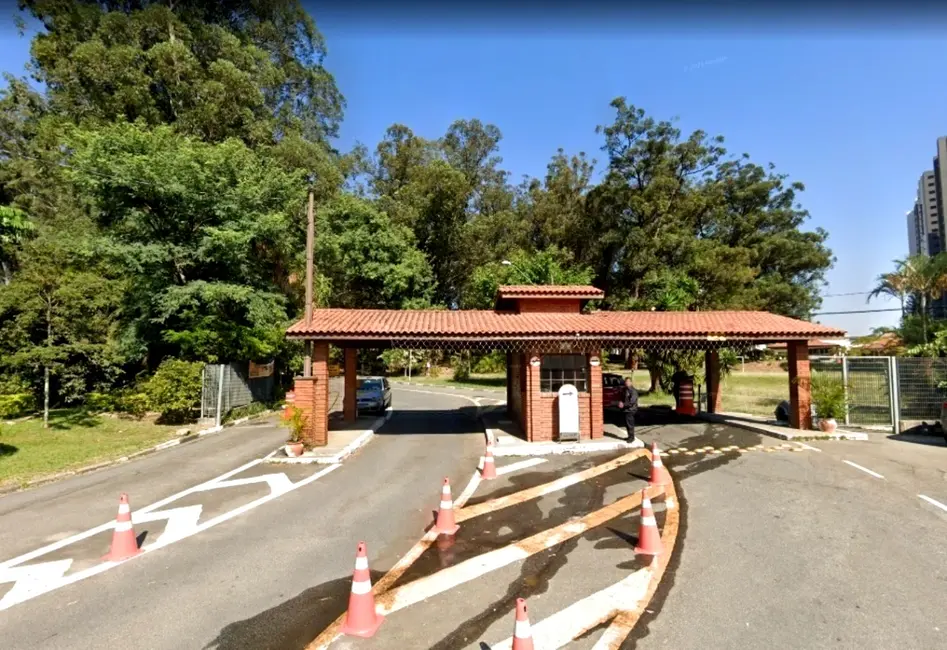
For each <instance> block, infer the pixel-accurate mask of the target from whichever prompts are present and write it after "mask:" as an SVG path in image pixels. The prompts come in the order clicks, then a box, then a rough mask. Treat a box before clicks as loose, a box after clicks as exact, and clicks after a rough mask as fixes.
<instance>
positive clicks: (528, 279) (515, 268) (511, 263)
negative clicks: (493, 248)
mask: <svg viewBox="0 0 947 650" xmlns="http://www.w3.org/2000/svg"><path fill="white" fill-rule="evenodd" d="M500 264H502V265H503V266H509V267H510V268H512V269H513V270H514V271H516V272H517V273H520V274H521V275H522V276H523V278H524V279H525V280H526V284H532V283H533V282H532V279H531V278H530V277H529V276H528V275H526V273H525V272H524V271H523V269H521V268H520V267H518V266H517V265H516V264H514V263H513V262H511V261H510V260H503V261H502V262H500Z"/></svg>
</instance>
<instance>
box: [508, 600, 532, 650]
mask: <svg viewBox="0 0 947 650" xmlns="http://www.w3.org/2000/svg"><path fill="white" fill-rule="evenodd" d="M512 650H533V632H532V630H531V629H530V627H529V617H528V616H527V615H526V601H525V600H523V599H522V598H517V599H516V623H514V624H513V648H512Z"/></svg>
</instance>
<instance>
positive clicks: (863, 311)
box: [812, 307, 901, 316]
mask: <svg viewBox="0 0 947 650" xmlns="http://www.w3.org/2000/svg"><path fill="white" fill-rule="evenodd" d="M883 311H901V308H900V307H895V308H894V309H855V310H853V311H820V312H816V313H814V314H812V315H813V316H836V315H838V314H877V313H879V312H883Z"/></svg>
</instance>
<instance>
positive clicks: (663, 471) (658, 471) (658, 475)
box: [648, 442, 671, 487]
mask: <svg viewBox="0 0 947 650" xmlns="http://www.w3.org/2000/svg"><path fill="white" fill-rule="evenodd" d="M648 483H649V484H650V485H653V486H656V487H657V486H664V485H670V484H671V475H670V474H669V473H668V470H667V467H665V466H664V463H662V462H661V452H660V451H659V450H658V443H656V442H652V443H651V480H650V481H649V482H648Z"/></svg>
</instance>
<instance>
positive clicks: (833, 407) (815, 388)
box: [810, 373, 848, 420]
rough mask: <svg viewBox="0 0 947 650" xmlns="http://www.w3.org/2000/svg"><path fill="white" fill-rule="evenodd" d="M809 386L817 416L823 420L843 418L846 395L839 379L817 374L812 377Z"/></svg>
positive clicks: (843, 385)
mask: <svg viewBox="0 0 947 650" xmlns="http://www.w3.org/2000/svg"><path fill="white" fill-rule="evenodd" d="M810 386H811V389H812V404H813V405H814V406H815V414H816V415H817V416H819V417H820V418H822V419H823V420H827V419H829V418H832V419H836V420H837V419H839V418H842V417H845V407H846V406H847V403H848V395H847V391H846V390H845V384H843V383H842V381H841V380H840V379H836V378H834V377H829V376H827V375H823V374H821V373H819V374H816V375H814V376H813V377H812V379H811V383H810Z"/></svg>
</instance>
